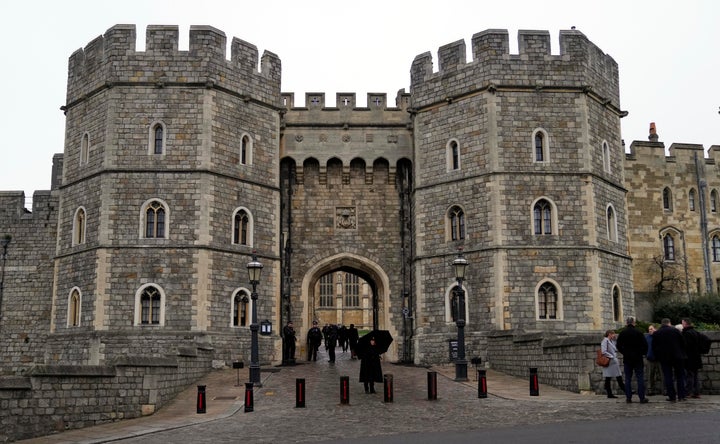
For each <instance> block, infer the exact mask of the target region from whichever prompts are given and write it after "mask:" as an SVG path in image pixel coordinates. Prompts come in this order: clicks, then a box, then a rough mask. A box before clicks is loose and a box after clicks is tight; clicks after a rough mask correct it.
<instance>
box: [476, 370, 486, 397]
mask: <svg viewBox="0 0 720 444" xmlns="http://www.w3.org/2000/svg"><path fill="white" fill-rule="evenodd" d="M477 379H478V398H487V377H486V376H485V370H478V371H477Z"/></svg>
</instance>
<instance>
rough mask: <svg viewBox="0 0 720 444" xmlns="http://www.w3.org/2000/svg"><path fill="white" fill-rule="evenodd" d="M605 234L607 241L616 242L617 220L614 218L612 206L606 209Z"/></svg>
mask: <svg viewBox="0 0 720 444" xmlns="http://www.w3.org/2000/svg"><path fill="white" fill-rule="evenodd" d="M607 234H608V240H611V241H614V242H617V240H618V238H617V219H616V218H615V209H613V207H612V205H608V207H607Z"/></svg>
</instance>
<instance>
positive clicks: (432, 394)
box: [427, 372, 437, 401]
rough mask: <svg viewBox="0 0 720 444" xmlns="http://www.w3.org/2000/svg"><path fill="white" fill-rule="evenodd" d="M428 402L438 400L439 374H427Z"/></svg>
mask: <svg viewBox="0 0 720 444" xmlns="http://www.w3.org/2000/svg"><path fill="white" fill-rule="evenodd" d="M427 390H428V401H435V400H437V372H428V373H427Z"/></svg>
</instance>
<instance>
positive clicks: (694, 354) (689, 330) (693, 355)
mask: <svg viewBox="0 0 720 444" xmlns="http://www.w3.org/2000/svg"><path fill="white" fill-rule="evenodd" d="M682 336H683V339H685V353H686V354H687V361H685V368H687V369H688V370H693V371H696V370H699V369H701V368H702V357H701V356H700V333H698V331H697V330H695V327H693V326H690V325H688V326H687V327H685V328H683V331H682Z"/></svg>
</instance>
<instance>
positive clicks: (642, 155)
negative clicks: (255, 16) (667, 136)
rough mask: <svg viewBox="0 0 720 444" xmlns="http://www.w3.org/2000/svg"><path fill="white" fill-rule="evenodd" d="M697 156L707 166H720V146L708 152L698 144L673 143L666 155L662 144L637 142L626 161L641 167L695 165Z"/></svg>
mask: <svg viewBox="0 0 720 444" xmlns="http://www.w3.org/2000/svg"><path fill="white" fill-rule="evenodd" d="M696 156H697V157H699V158H700V159H701V160H702V161H703V162H704V163H705V164H707V165H713V164H716V165H720V146H718V145H713V146H711V147H710V148H709V149H708V150H707V151H706V150H705V148H704V147H703V146H702V145H700V144H696V143H673V144H671V145H670V147H669V148H668V149H667V154H666V152H665V144H664V143H662V142H655V141H644V140H635V141H633V142H632V144H630V151H629V152H628V153H626V154H625V161H626V162H632V163H637V164H640V165H657V164H658V163H670V164H677V165H694V162H695V157H696ZM628 165H630V164H628Z"/></svg>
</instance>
